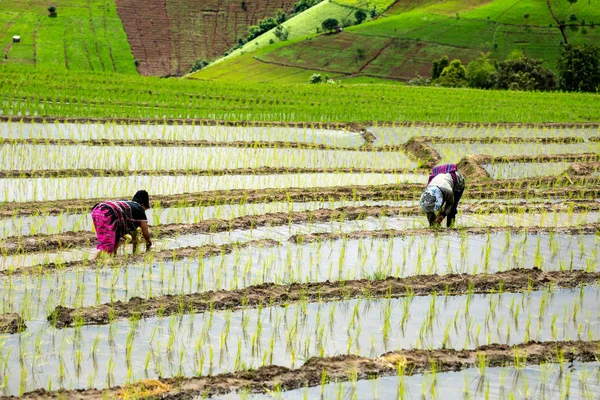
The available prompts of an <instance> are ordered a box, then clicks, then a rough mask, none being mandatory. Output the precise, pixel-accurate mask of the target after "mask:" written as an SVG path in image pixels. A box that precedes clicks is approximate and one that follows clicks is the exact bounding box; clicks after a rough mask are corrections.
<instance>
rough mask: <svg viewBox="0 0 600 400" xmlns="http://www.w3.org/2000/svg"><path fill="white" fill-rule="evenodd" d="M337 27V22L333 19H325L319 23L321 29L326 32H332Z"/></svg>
mask: <svg viewBox="0 0 600 400" xmlns="http://www.w3.org/2000/svg"><path fill="white" fill-rule="evenodd" d="M338 26H339V22H338V20H337V19H335V18H327V19H326V20H324V21H323V22H321V27H323V30H324V31H327V32H333V31H334V30H335V29H336V28H337V27H338Z"/></svg>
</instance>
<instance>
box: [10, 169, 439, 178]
mask: <svg viewBox="0 0 600 400" xmlns="http://www.w3.org/2000/svg"><path fill="white" fill-rule="evenodd" d="M328 173H337V174H352V173H359V174H427V173H428V172H427V171H425V170H418V169H413V170H403V169H373V168H286V167H281V168H278V167H259V168H236V169H200V170H194V169H185V170H135V171H126V170H118V169H43V170H20V171H19V170H15V171H0V178H69V177H86V176H90V177H91V176H99V177H104V176H107V177H108V176H131V175H133V176H136V175H141V176H223V175H275V174H278V175H282V174H328Z"/></svg>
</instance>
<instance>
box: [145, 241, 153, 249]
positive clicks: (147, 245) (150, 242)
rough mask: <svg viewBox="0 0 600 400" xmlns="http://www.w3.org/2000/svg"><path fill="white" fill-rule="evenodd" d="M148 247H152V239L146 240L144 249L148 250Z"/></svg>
mask: <svg viewBox="0 0 600 400" xmlns="http://www.w3.org/2000/svg"><path fill="white" fill-rule="evenodd" d="M150 247H152V240H148V241H147V242H146V251H148V250H150Z"/></svg>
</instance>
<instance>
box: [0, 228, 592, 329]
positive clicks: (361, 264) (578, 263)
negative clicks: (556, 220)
mask: <svg viewBox="0 0 600 400" xmlns="http://www.w3.org/2000/svg"><path fill="white" fill-rule="evenodd" d="M598 240H599V239H598V238H597V237H596V236H595V235H581V236H575V235H570V236H569V235H547V234H546V235H531V234H530V235H524V234H520V235H517V234H506V233H501V234H491V235H489V236H486V235H474V236H465V237H460V236H440V237H435V238H434V237H429V236H421V237H406V238H392V239H360V240H356V239H355V240H347V241H343V240H336V241H324V242H322V243H307V244H302V245H299V244H294V243H290V242H284V243H283V245H282V246H280V247H265V248H260V249H259V248H244V249H241V250H239V249H238V250H234V251H233V252H232V253H230V254H222V255H220V256H215V257H210V258H206V259H201V260H198V259H197V258H191V259H190V258H186V259H182V260H178V261H175V262H174V261H168V262H164V261H163V262H156V261H155V262H144V263H136V264H132V265H128V266H126V267H116V268H105V269H101V270H93V269H82V270H77V271H73V270H71V271H55V272H53V273H52V274H48V275H46V276H41V277H40V276H36V277H15V278H8V277H6V278H4V279H2V280H0V293H3V297H2V298H0V299H2V301H3V305H4V310H3V312H5V313H8V312H19V313H21V314H25V315H29V316H30V317H31V318H37V317H40V318H42V317H43V316H44V315H45V313H46V310H45V309H39V308H37V304H46V305H47V306H48V307H55V306H57V305H59V304H60V305H63V306H68V307H74V306H92V305H96V304H98V303H106V302H110V301H116V300H121V301H126V300H129V299H130V298H132V297H143V298H148V297H155V296H160V295H166V294H172V295H178V294H183V293H196V292H204V291H208V290H219V289H223V290H231V289H240V288H244V287H247V286H250V285H259V284H262V283H268V282H273V283H278V284H287V283H292V282H299V283H302V282H307V281H309V282H324V281H326V280H331V281H339V280H351V279H362V278H367V279H376V278H378V277H387V276H393V277H408V276H414V275H422V274H440V275H444V274H450V273H467V274H475V273H484V272H487V273H494V272H498V271H505V270H510V269H514V268H532V267H534V266H536V267H538V268H540V269H542V270H544V271H557V270H571V269H576V270H586V271H596V270H597V268H598V263H599V261H600V258H599V256H598V252H597V248H598V244H599V242H598ZM90 253H91V249H90ZM24 293H27V295H26V296H25V294H24ZM25 297H28V298H30V299H33V300H34V301H32V302H27V301H25Z"/></svg>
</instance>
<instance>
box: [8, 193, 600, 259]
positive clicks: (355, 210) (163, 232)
mask: <svg viewBox="0 0 600 400" xmlns="http://www.w3.org/2000/svg"><path fill="white" fill-rule="evenodd" d="M598 210H600V202H597V201H571V202H565V203H552V204H551V203H531V204H527V203H523V204H504V203H499V204H493V203H482V204H470V205H467V206H465V207H461V208H460V212H461V213H462V214H513V213H540V212H574V213H576V212H589V211H598ZM421 214H422V212H421V209H420V208H419V207H418V206H409V207H402V206H400V207H394V206H358V207H340V208H336V209H326V208H322V209H317V210H309V211H296V212H279V213H268V214H260V215H245V216H241V217H237V218H233V219H207V220H204V221H201V222H197V223H193V224H165V225H157V226H155V227H152V236H153V237H154V238H159V239H160V238H165V237H173V236H178V235H190V234H208V233H218V232H229V231H232V230H248V229H253V228H257V227H264V226H282V225H288V224H310V223H320V222H329V221H355V220H362V219H366V218H369V217H374V218H379V217H384V216H386V217H399V216H418V215H421ZM95 240H96V235H95V234H94V233H93V232H90V231H82V232H65V233H59V234H50V235H41V234H40V235H31V236H13V237H9V238H6V239H3V240H0V254H5V255H13V254H20V253H29V252H39V251H49V250H65V249H70V248H74V247H84V246H91V245H93V244H94V243H95Z"/></svg>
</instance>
